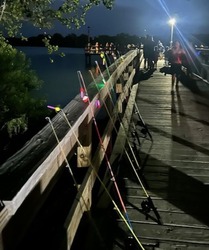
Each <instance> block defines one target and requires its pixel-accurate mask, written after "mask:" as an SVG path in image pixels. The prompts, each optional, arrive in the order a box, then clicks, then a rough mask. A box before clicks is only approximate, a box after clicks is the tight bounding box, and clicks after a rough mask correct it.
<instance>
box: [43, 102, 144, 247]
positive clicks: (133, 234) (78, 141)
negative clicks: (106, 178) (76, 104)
mask: <svg viewBox="0 0 209 250" xmlns="http://www.w3.org/2000/svg"><path fill="white" fill-rule="evenodd" d="M48 107H50V108H51V109H54V110H55V111H56V112H59V111H61V112H62V115H63V117H64V119H65V121H66V122H67V124H68V126H69V128H70V129H71V130H72V133H73V135H74V137H75V139H76V141H77V143H78V145H79V146H80V147H81V149H82V151H83V153H84V155H85V154H86V151H85V149H84V147H83V146H82V144H81V142H80V140H79V138H78V136H77V135H76V133H75V131H74V130H73V128H72V125H71V124H70V122H69V120H68V118H67V116H66V114H65V113H64V111H63V110H62V109H61V108H58V107H52V106H48ZM52 126H53V124H52ZM53 131H55V130H54V128H53ZM55 134H56V132H55ZM56 138H57V135H56ZM90 166H91V168H92V170H93V171H94V174H95V176H96V177H97V179H98V180H99V182H100V184H101V185H102V187H103V188H104V190H105V192H106V193H107V195H108V197H109V198H110V200H111V202H112V203H113V206H114V207H115V209H116V211H117V212H118V214H119V216H120V217H121V219H122V220H123V221H124V223H125V224H126V226H127V227H128V229H129V231H130V232H131V234H132V236H133V237H134V239H135V240H136V242H137V243H138V244H139V246H140V247H141V249H142V250H145V249H144V248H143V246H142V243H141V242H140V241H139V239H138V238H137V236H136V234H135V233H134V231H133V229H132V227H131V226H130V224H129V223H128V222H127V219H126V218H125V217H124V216H123V214H122V213H121V211H120V209H119V208H118V206H117V204H116V203H115V201H114V200H113V198H112V196H111V194H110V193H109V191H108V189H107V188H106V186H105V185H104V183H103V181H102V180H101V178H100V177H99V175H98V173H97V171H96V170H95V168H94V166H93V164H92V162H91V161H90Z"/></svg>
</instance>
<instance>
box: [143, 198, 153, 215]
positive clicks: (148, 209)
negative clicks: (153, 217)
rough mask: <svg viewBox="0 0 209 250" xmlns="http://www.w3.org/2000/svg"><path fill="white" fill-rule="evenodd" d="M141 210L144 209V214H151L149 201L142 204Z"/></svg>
mask: <svg viewBox="0 0 209 250" xmlns="http://www.w3.org/2000/svg"><path fill="white" fill-rule="evenodd" d="M141 208H142V212H143V213H145V214H148V213H150V211H151V204H150V202H149V201H148V200H143V201H142V203H141Z"/></svg>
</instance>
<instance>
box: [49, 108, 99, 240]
mask: <svg viewBox="0 0 209 250" xmlns="http://www.w3.org/2000/svg"><path fill="white" fill-rule="evenodd" d="M47 107H48V108H49V109H53V110H55V111H56V112H59V111H60V110H61V109H60V108H59V107H53V106H50V105H48V106H47ZM45 119H46V120H47V121H48V122H49V124H50V126H51V128H52V131H53V134H54V136H55V138H56V141H57V144H58V146H59V148H60V151H61V153H62V155H63V158H64V160H65V163H66V167H67V168H68V170H69V172H70V175H71V177H72V179H73V183H74V186H75V187H76V190H77V193H78V192H79V184H78V183H77V181H76V178H75V176H74V174H73V171H72V168H71V166H70V164H69V161H68V159H67V157H66V155H65V153H64V150H63V148H62V146H61V143H60V140H59V138H58V136H57V133H56V131H55V128H54V125H53V123H52V121H51V119H50V118H49V117H46V118H45ZM81 199H82V202H83V204H84V206H85V209H86V210H84V211H88V210H89V206H88V205H87V203H86V201H85V199H84V197H83V196H82V195H81ZM79 202H80V201H79ZM80 207H81V209H82V207H83V206H82V204H81V206H80ZM87 214H88V216H89V218H90V221H91V222H92V224H93V226H94V228H95V231H96V233H97V235H98V237H99V239H100V241H101V242H102V243H103V242H104V239H103V237H102V236H101V234H100V232H99V229H98V227H97V225H96V223H95V222H94V220H93V218H92V216H91V215H90V214H89V213H87ZM103 244H104V243H103Z"/></svg>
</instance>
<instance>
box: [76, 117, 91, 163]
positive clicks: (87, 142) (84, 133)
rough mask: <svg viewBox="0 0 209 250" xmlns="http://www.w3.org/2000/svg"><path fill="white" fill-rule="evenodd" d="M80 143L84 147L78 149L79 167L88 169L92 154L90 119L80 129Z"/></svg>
mask: <svg viewBox="0 0 209 250" xmlns="http://www.w3.org/2000/svg"><path fill="white" fill-rule="evenodd" d="M79 141H80V143H81V144H82V147H80V146H78V147H77V166H78V167H88V166H90V161H91V152H92V120H90V121H88V117H86V119H85V120H84V121H83V123H82V124H81V126H80V127H79Z"/></svg>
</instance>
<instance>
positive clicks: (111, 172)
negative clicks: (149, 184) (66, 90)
mask: <svg viewBox="0 0 209 250" xmlns="http://www.w3.org/2000/svg"><path fill="white" fill-rule="evenodd" d="M78 74H79V76H80V78H81V81H82V84H83V87H84V89H85V92H86V95H87V96H88V92H87V88H86V84H85V81H84V79H83V76H82V74H81V72H80V71H78ZM88 104H89V107H90V110H91V114H92V119H93V122H94V125H95V129H96V133H97V136H98V139H99V142H100V146H101V148H102V150H103V152H104V157H105V160H106V163H107V167H108V169H109V171H110V174H111V177H112V181H113V183H114V186H115V189H116V192H117V194H118V198H119V200H120V202H121V205H122V208H123V210H124V213H125V215H126V218H127V221H128V223H129V225H130V226H131V222H130V219H129V217H128V213H127V211H126V207H125V205H124V202H123V199H122V196H121V194H120V191H119V188H118V185H117V182H116V179H115V176H114V174H113V171H112V167H111V164H110V162H109V159H108V156H107V153H106V151H105V148H104V145H103V142H102V138H101V135H100V132H99V128H98V125H97V121H96V118H95V116H94V112H93V110H92V108H91V103H90V99H89V98H88ZM131 227H132V226H131Z"/></svg>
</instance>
